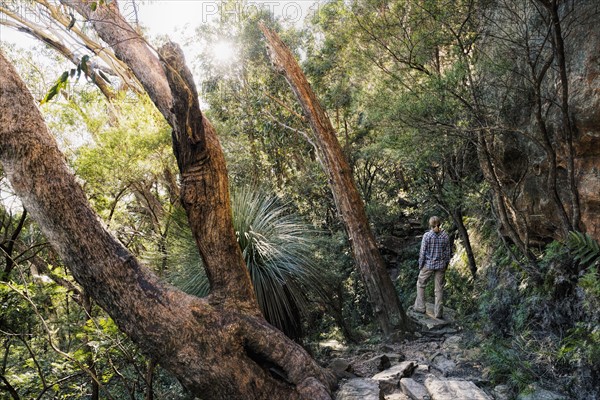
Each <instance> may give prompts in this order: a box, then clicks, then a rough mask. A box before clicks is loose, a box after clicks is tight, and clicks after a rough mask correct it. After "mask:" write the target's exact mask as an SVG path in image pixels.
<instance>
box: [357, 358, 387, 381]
mask: <svg viewBox="0 0 600 400" xmlns="http://www.w3.org/2000/svg"><path fill="white" fill-rule="evenodd" d="M391 365H392V364H391V362H390V358H389V357H388V356H387V355H385V354H380V355H378V356H375V357H371V358H369V359H368V360H363V361H359V362H356V363H354V365H352V369H353V372H354V374H356V375H358V376H362V377H370V376H372V375H375V374H376V373H378V372H380V371H383V370H385V369H387V368H389V367H390V366H391Z"/></svg>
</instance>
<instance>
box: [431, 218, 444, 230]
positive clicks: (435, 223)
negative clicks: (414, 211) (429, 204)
mask: <svg viewBox="0 0 600 400" xmlns="http://www.w3.org/2000/svg"><path fill="white" fill-rule="evenodd" d="M441 223H442V220H441V219H440V217H438V216H436V215H434V216H433V217H431V218H429V227H430V228H435V227H437V226H440V224H441Z"/></svg>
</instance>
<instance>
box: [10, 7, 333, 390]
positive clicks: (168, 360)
mask: <svg viewBox="0 0 600 400" xmlns="http://www.w3.org/2000/svg"><path fill="white" fill-rule="evenodd" d="M90 3H92V2H73V4H72V6H73V7H74V8H75V9H76V10H77V11H78V12H79V13H81V14H82V15H84V16H85V18H87V19H88V20H90V21H93V26H94V27H95V28H96V29H97V30H98V33H99V34H100V36H101V37H102V38H103V40H105V41H107V43H108V45H109V46H111V47H113V49H114V50H115V54H116V55H117V57H119V58H120V59H121V60H123V61H124V62H125V63H127V64H128V65H129V66H130V67H131V69H132V71H133V72H134V74H135V75H136V77H137V78H138V79H139V80H140V82H141V83H142V84H143V85H144V87H145V88H146V90H147V92H148V94H149V95H150V97H151V98H152V100H153V101H154V102H155V104H156V105H157V107H158V108H159V110H160V111H161V112H162V113H163V115H165V117H166V118H167V120H168V121H169V123H170V124H171V126H172V127H173V146H174V151H175V154H176V157H177V160H178V164H179V167H180V170H181V171H180V172H181V177H182V189H181V196H182V203H183V205H184V207H185V209H186V211H187V214H188V218H189V222H190V226H191V228H192V232H193V234H194V236H195V238H196V242H197V243H198V247H199V249H200V252H201V255H202V257H203V259H204V263H205V266H206V269H207V275H208V277H209V279H210V283H211V294H210V296H208V297H207V298H203V299H199V298H196V297H193V296H189V295H186V294H185V293H183V292H181V291H179V290H177V289H176V288H173V287H170V286H168V285H166V284H165V283H163V282H161V281H160V280H159V279H158V278H157V277H156V276H155V275H154V274H153V273H151V272H150V271H149V270H148V269H146V268H145V267H144V266H142V265H140V263H139V262H138V261H137V260H136V259H135V258H134V257H133V255H132V254H131V253H129V251H127V249H125V248H124V247H123V246H122V245H121V244H120V243H119V241H118V240H116V239H115V238H113V237H112V236H111V235H110V234H109V233H108V232H107V231H106V230H105V229H104V227H103V226H102V224H101V223H100V221H99V220H98V218H97V216H96V215H95V214H94V212H93V211H92V210H91V208H90V206H89V204H88V202H87V199H86V197H85V194H84V192H83V190H82V188H81V187H80V186H79V185H78V183H77V182H76V179H75V177H74V176H73V175H72V173H71V172H70V171H69V169H68V167H67V166H66V164H65V162H64V156H63V155H62V154H61V153H60V151H59V150H58V147H57V145H56V143H55V140H54V139H53V138H52V136H51V135H50V134H49V132H48V129H47V127H46V126H45V123H44V120H43V118H42V116H41V114H40V112H39V110H38V109H37V108H36V106H35V104H34V100H33V98H32V97H31V95H30V94H29V92H28V91H27V88H26V87H25V85H24V83H23V82H22V81H21V79H20V78H19V76H18V75H17V73H16V71H15V69H14V68H13V67H12V66H11V65H10V64H9V63H8V62H7V60H6V59H5V58H4V56H3V55H2V54H0V109H2V115H1V117H0V162H1V163H2V166H3V168H4V171H5V173H6V175H7V176H8V179H9V180H10V182H11V184H12V186H13V189H14V190H15V193H17V195H18V196H19V197H20V198H21V200H22V202H23V204H24V206H25V207H26V208H27V210H28V211H29V212H30V214H31V215H32V217H33V218H34V219H35V220H36V221H37V222H38V223H39V225H40V227H41V229H42V231H43V232H44V234H45V235H46V236H47V237H48V239H49V241H50V242H51V243H52V245H53V246H54V247H55V248H56V250H57V251H58V253H59V254H60V256H61V257H62V258H63V260H64V262H65V264H66V265H67V266H68V267H69V269H70V271H71V272H72V274H73V276H74V278H75V279H76V280H77V282H78V283H79V284H81V285H82V286H83V287H84V289H85V291H86V293H89V294H90V296H91V297H92V298H93V299H94V300H95V301H96V302H97V303H98V304H99V305H100V306H101V307H102V308H103V309H104V310H105V311H106V312H107V313H108V314H109V315H110V316H111V317H112V318H113V319H114V320H115V322H116V324H117V325H118V326H119V328H120V329H121V330H122V331H124V332H125V333H126V334H127V335H128V336H129V337H130V338H131V339H132V340H133V341H134V342H135V343H137V344H138V345H139V346H140V348H141V349H142V350H143V351H144V352H145V353H146V354H148V355H150V356H151V357H152V358H153V359H154V360H156V361H157V362H158V363H159V364H161V365H162V366H163V367H164V368H165V369H167V370H168V371H170V372H171V373H173V374H174V375H175V376H176V377H177V378H178V379H179V380H180V382H181V383H182V384H183V385H184V386H185V387H186V388H187V389H189V390H190V391H191V392H192V393H194V394H195V395H197V396H199V397H202V398H210V399H275V398H277V399H330V393H331V392H330V391H331V388H332V387H333V385H334V383H335V382H334V380H333V377H332V375H331V374H330V373H329V372H327V371H324V370H323V369H321V368H320V367H319V366H318V365H317V364H316V363H315V362H314V360H312V358H311V357H310V356H309V355H308V354H307V353H306V352H305V351H304V349H302V348H301V347H300V346H299V345H297V344H296V343H294V342H292V341H291V340H289V339H288V338H287V337H286V336H285V335H283V334H282V333H281V332H280V331H278V330H276V329H275V328H273V327H272V326H271V325H269V324H268V323H267V322H266V321H265V320H264V318H263V317H262V316H261V315H260V311H259V309H258V306H257V303H256V299H255V297H254V294H253V290H252V286H251V282H250V278H249V276H248V272H247V269H246V267H245V265H244V262H243V259H242V256H241V253H240V249H239V246H238V245H237V241H236V238H235V234H234V232H233V228H232V224H231V209H230V204H229V194H228V188H227V186H228V185H227V175H226V169H225V161H224V157H223V154H222V151H221V148H220V145H219V142H218V140H217V137H216V134H215V131H214V129H213V128H212V126H211V125H210V123H209V122H208V121H207V120H206V119H205V118H203V116H202V114H201V113H200V109H199V107H198V99H197V96H196V89H195V87H194V86H193V82H192V80H191V74H190V72H189V70H188V69H187V67H186V66H185V63H184V61H183V56H182V55H181V51H180V50H179V49H178V47H177V46H175V45H172V44H168V45H166V46H165V47H164V48H163V49H162V50H161V54H162V56H161V60H159V58H158V57H157V56H156V54H155V53H154V52H152V51H151V49H149V48H148V46H147V45H146V43H145V42H144V41H143V40H142V39H141V38H140V37H139V36H138V35H137V33H136V31H135V30H133V29H132V28H131V27H129V26H128V25H127V23H126V22H125V21H124V19H123V18H122V16H121V15H120V14H119V12H118V7H117V4H116V1H113V2H110V3H104V4H103V5H101V6H98V7H95V11H92V10H91V8H90V6H89V4H90ZM93 3H95V2H93ZM163 68H164V69H163Z"/></svg>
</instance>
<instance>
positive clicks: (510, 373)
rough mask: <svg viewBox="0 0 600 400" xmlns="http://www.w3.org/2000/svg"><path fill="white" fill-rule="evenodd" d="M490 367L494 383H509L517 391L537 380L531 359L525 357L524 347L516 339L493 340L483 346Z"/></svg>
mask: <svg viewBox="0 0 600 400" xmlns="http://www.w3.org/2000/svg"><path fill="white" fill-rule="evenodd" d="M482 351H483V355H484V357H485V358H486V361H487V363H488V365H489V367H490V379H491V381H492V384H500V383H504V384H508V385H509V386H511V387H512V388H513V389H515V390H516V391H517V392H520V391H522V390H524V389H526V388H527V386H528V385H529V384H530V383H532V382H535V381H536V378H537V376H536V372H535V370H534V369H533V368H532V363H531V361H530V360H527V359H525V358H524V354H525V353H524V352H523V349H522V348H519V347H518V345H517V343H515V342H514V341H503V340H499V339H496V340H492V341H490V342H488V343H485V344H484V346H483V347H482Z"/></svg>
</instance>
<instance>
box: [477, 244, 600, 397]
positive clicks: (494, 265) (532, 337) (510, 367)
mask: <svg viewBox="0 0 600 400" xmlns="http://www.w3.org/2000/svg"><path fill="white" fill-rule="evenodd" d="M579 239H580V240H577V239H575V240H574V242H572V243H576V245H578V246H579V247H578V248H576V249H574V248H573V247H572V245H571V246H570V244H571V243H567V244H564V243H559V242H553V243H551V244H549V245H548V246H546V247H545V248H544V249H543V251H542V252H540V254H539V258H538V260H537V263H536V265H535V267H536V268H537V269H536V271H537V273H538V274H539V276H537V277H533V276H531V274H530V273H529V272H527V269H525V268H522V267H521V265H520V264H519V262H517V261H520V260H516V261H515V259H514V257H511V256H510V255H509V254H508V252H507V251H506V250H505V249H503V248H498V249H497V250H496V253H495V254H494V255H493V257H492V262H491V263H490V264H489V265H488V266H487V268H486V270H485V273H483V274H482V276H481V277H480V279H479V280H478V284H477V286H476V288H475V290H476V291H477V292H478V297H479V307H478V311H477V312H476V314H475V315H476V318H475V319H473V321H474V322H473V326H472V328H474V329H476V330H477V331H479V332H480V333H481V336H482V338H483V340H482V344H481V349H482V356H483V359H484V362H485V364H486V366H487V368H488V371H489V379H490V382H491V383H492V385H498V384H506V385H508V386H509V387H510V388H511V389H512V391H513V393H514V394H517V393H523V392H527V391H530V390H531V388H532V387H533V386H534V385H536V384H541V385H542V386H544V387H547V388H551V389H554V390H557V391H559V392H560V391H565V390H566V391H567V392H568V393H569V395H570V396H574V397H573V398H578V399H579V398H581V399H590V400H593V399H599V398H600V387H599V386H598V384H597V382H599V381H600V323H599V321H600V277H599V275H598V262H599V258H600V254H599V257H594V256H593V255H594V254H593V250H594V248H596V249H597V247H594V246H592V247H591V249H592V250H591V251H587V250H585V249H582V246H585V245H586V244H585V243H588V244H589V243H590V242H589V240H587V239H585V240H584V239H582V238H581V237H580V238H579ZM586 240H587V242H586ZM582 243H583V244H582Z"/></svg>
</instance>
